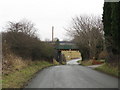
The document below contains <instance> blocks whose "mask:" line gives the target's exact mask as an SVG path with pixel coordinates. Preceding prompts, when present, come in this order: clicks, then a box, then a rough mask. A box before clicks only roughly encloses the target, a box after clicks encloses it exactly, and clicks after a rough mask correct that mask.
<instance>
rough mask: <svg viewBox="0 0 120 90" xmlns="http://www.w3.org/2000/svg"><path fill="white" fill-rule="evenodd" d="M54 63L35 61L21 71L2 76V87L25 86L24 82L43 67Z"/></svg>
mask: <svg viewBox="0 0 120 90" xmlns="http://www.w3.org/2000/svg"><path fill="white" fill-rule="evenodd" d="M52 65H53V64H51V63H49V62H46V61H35V62H33V64H32V65H29V66H27V67H25V68H23V69H21V70H19V71H15V72H14V73H10V74H8V75H3V76H2V88H23V86H24V84H26V82H27V81H28V80H30V79H31V78H32V76H33V75H34V74H35V73H36V72H38V71H39V70H41V69H42V68H45V67H48V66H52Z"/></svg>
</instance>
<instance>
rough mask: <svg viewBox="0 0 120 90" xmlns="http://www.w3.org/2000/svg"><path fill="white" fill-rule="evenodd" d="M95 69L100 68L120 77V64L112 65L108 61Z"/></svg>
mask: <svg viewBox="0 0 120 90" xmlns="http://www.w3.org/2000/svg"><path fill="white" fill-rule="evenodd" d="M95 70H99V71H102V72H105V73H107V74H110V75H113V76H116V77H120V72H119V70H118V66H112V65H110V64H108V63H105V64H103V65H102V66H99V67H96V68H95Z"/></svg>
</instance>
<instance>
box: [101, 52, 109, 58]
mask: <svg viewBox="0 0 120 90" xmlns="http://www.w3.org/2000/svg"><path fill="white" fill-rule="evenodd" d="M107 56H108V53H107V51H102V52H101V53H100V54H99V59H105V58H106V57H107Z"/></svg>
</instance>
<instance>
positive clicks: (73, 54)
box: [62, 51, 81, 60]
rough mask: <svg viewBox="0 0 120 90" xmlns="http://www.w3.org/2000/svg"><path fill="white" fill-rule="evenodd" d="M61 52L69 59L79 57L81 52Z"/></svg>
mask: <svg viewBox="0 0 120 90" xmlns="http://www.w3.org/2000/svg"><path fill="white" fill-rule="evenodd" d="M62 54H64V55H65V58H66V60H71V59H75V58H80V57H81V53H80V52H79V51H62Z"/></svg>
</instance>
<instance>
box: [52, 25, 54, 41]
mask: <svg viewBox="0 0 120 90" xmlns="http://www.w3.org/2000/svg"><path fill="white" fill-rule="evenodd" d="M53 39H54V26H52V42H53Z"/></svg>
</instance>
